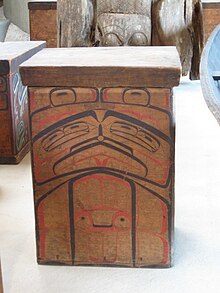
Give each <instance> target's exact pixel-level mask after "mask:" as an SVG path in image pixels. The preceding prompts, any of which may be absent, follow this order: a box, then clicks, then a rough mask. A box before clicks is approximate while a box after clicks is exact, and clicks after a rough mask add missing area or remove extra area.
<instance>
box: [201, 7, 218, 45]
mask: <svg viewBox="0 0 220 293" xmlns="http://www.w3.org/2000/svg"><path fill="white" fill-rule="evenodd" d="M202 6H203V19H204V32H205V41H207V40H208V38H209V36H210V34H211V33H212V31H213V30H214V29H215V27H216V26H217V25H218V24H219V23H220V1H216V2H214V1H213V2H208V1H207V2H205V1H203V2H202Z"/></svg>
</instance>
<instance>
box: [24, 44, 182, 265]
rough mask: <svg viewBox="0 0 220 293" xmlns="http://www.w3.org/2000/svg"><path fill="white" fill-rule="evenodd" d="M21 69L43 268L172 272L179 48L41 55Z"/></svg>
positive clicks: (79, 50)
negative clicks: (100, 267)
mask: <svg viewBox="0 0 220 293" xmlns="http://www.w3.org/2000/svg"><path fill="white" fill-rule="evenodd" d="M20 72H21V77H22V81H23V83H24V85H25V86H28V87H29V106H30V107H29V109H30V120H31V141H32V170H33V186H34V202H35V215H36V237H37V258H38V262H39V263H40V264H67V265H104V266H127V267H169V266H170V265H171V263H172V251H173V215H174V120H173V112H172V111H173V106H172V87H174V86H177V85H178V83H179V78H180V61H179V56H178V53H177V51H176V49H175V48H174V47H118V48H64V49H44V50H42V51H41V52H39V53H38V54H36V55H35V56H33V57H32V58H31V59H30V60H28V61H27V62H25V63H23V64H22V66H21V69H20Z"/></svg>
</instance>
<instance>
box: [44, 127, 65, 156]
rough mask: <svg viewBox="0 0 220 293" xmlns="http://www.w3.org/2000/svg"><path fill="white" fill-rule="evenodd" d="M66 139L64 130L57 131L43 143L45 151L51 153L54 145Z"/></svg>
mask: <svg viewBox="0 0 220 293" xmlns="http://www.w3.org/2000/svg"><path fill="white" fill-rule="evenodd" d="M63 137H64V133H63V131H62V130H58V131H55V132H53V133H51V134H50V135H48V136H47V137H46V138H45V139H44V140H43V141H42V146H43V148H44V149H45V151H50V150H51V149H52V148H53V145H54V143H56V142H57V141H58V140H60V139H61V138H63Z"/></svg>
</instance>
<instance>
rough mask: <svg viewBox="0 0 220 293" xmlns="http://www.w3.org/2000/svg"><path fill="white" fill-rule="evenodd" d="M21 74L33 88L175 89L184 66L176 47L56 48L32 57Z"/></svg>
mask: <svg viewBox="0 0 220 293" xmlns="http://www.w3.org/2000/svg"><path fill="white" fill-rule="evenodd" d="M20 73H21V77H22V81H23V84H24V85H28V86H30V87H34V86H42V87H45V86H73V85H74V86H95V87H103V86H111V87H112V86H113V87H114V86H127V85H129V86H142V87H143V86H148V87H165V88H171V87H173V86H177V85H178V84H179V79H180V74H181V65H180V60H179V55H178V53H177V50H176V48H175V47H117V48H116V47H115V48H112V47H111V48H101V47H99V48H56V49H44V50H42V51H41V52H39V53H38V54H36V55H35V56H33V57H32V58H30V59H29V60H28V61H26V62H25V63H23V64H22V66H21V67H20ZM109 77H110V78H109Z"/></svg>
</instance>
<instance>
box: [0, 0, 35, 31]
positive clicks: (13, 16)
mask: <svg viewBox="0 0 220 293" xmlns="http://www.w3.org/2000/svg"><path fill="white" fill-rule="evenodd" d="M29 1H30V0H3V3H4V14H5V17H6V18H8V19H10V20H11V22H13V23H14V24H16V25H17V26H18V27H20V28H21V29H22V30H23V31H25V32H29V12H28V2H29Z"/></svg>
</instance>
